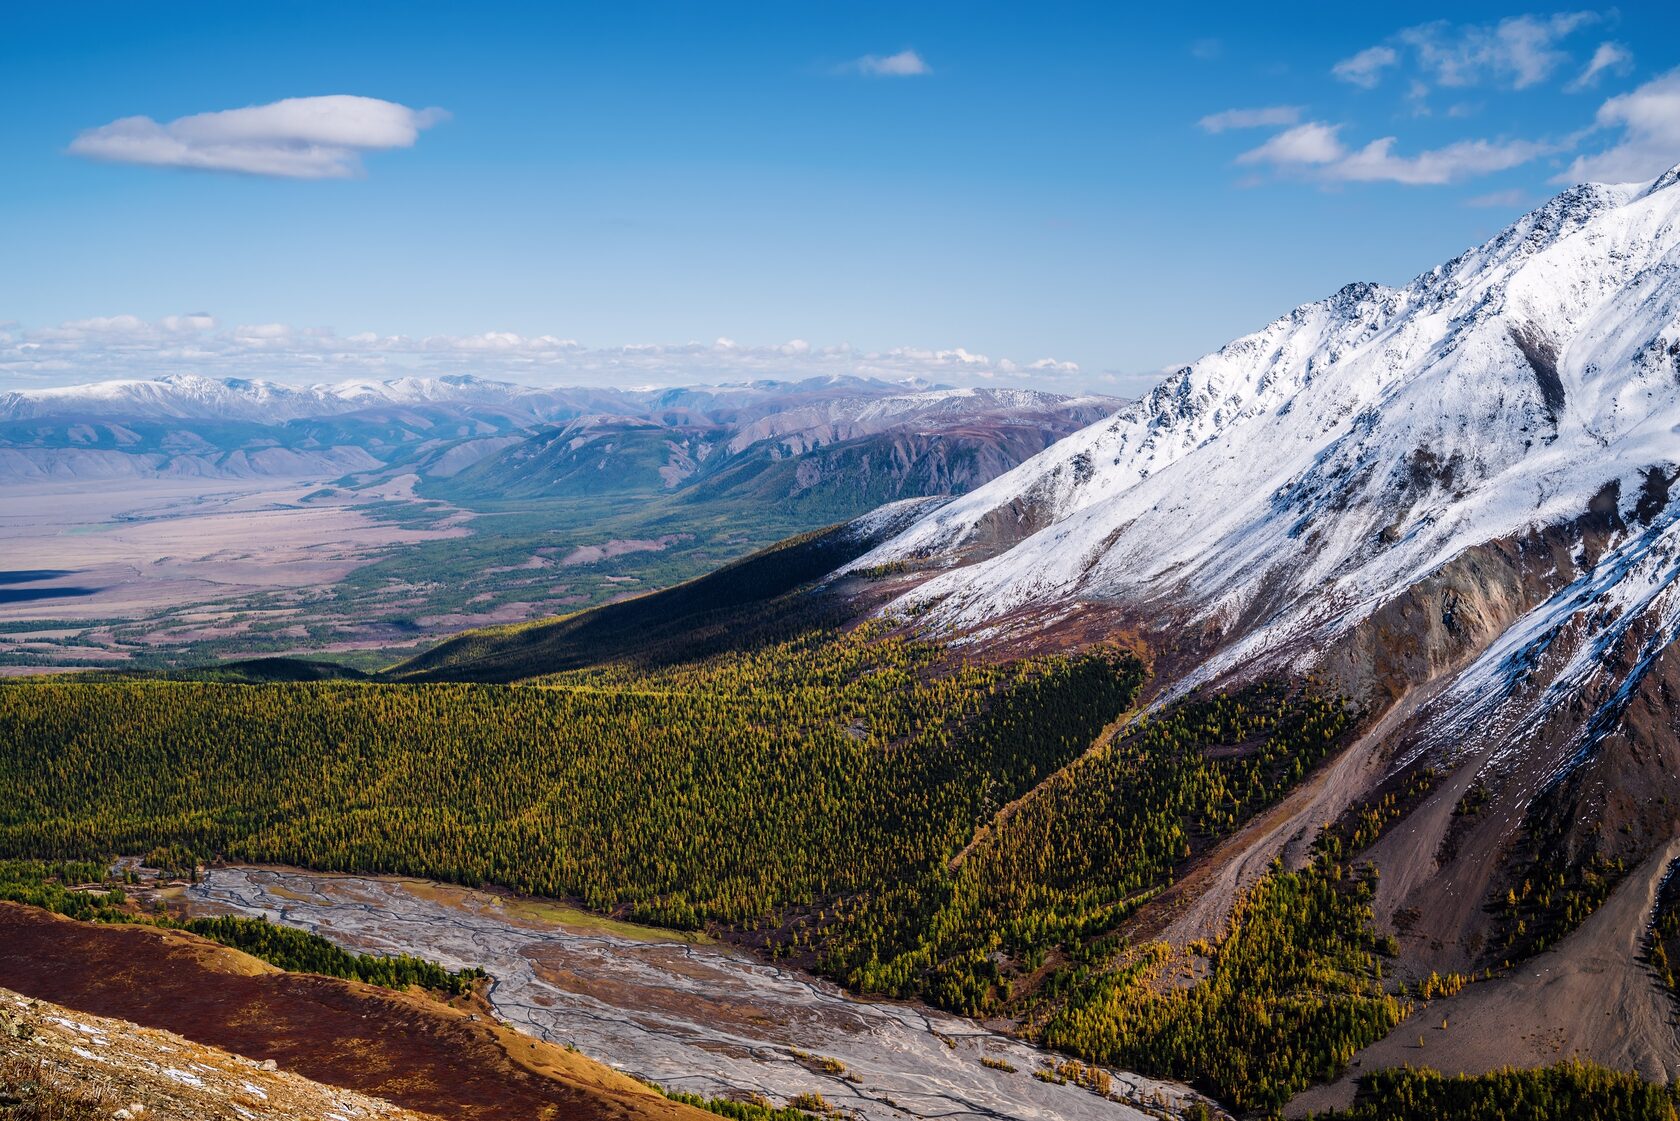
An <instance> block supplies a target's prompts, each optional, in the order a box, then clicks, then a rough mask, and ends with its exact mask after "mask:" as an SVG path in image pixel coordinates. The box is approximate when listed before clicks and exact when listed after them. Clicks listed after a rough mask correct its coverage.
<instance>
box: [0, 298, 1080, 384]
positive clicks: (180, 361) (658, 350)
mask: <svg viewBox="0 0 1680 1121" xmlns="http://www.w3.org/2000/svg"><path fill="white" fill-rule="evenodd" d="M414 371H425V372H432V373H467V374H479V375H486V376H494V377H503V378H507V379H510V380H514V381H519V382H523V383H526V384H573V385H689V384H696V383H703V382H717V381H719V380H729V379H739V378H742V377H811V376H818V375H822V374H831V373H847V374H859V375H862V376H870V377H884V378H909V377H920V378H925V379H927V380H929V381H934V382H943V383H946V384H959V385H975V384H982V385H983V384H988V383H990V384H998V383H1004V384H1040V385H1051V386H1058V385H1059V386H1064V387H1067V388H1070V389H1081V388H1085V387H1087V386H1093V385H1103V384H1108V385H1110V388H1112V380H1113V379H1111V378H1106V377H1105V376H1104V375H1100V374H1087V373H1086V372H1084V371H1081V369H1080V368H1079V366H1078V364H1077V363H1074V362H1067V361H1060V360H1057V359H1055V358H1038V359H1035V360H1023V361H1014V360H1011V359H1008V358H993V357H991V356H988V355H986V354H983V353H979V352H977V351H973V350H969V349H967V348H965V347H960V346H953V347H945V348H921V347H896V348H893V349H889V350H878V351H869V350H863V349H860V348H857V347H853V346H850V345H847V344H844V343H842V344H839V345H836V346H814V345H812V344H811V343H809V342H807V341H805V340H803V339H792V340H790V341H788V342H785V343H779V344H773V345H765V346H750V345H743V344H741V343H738V342H736V341H734V340H733V339H728V338H719V339H716V340H714V341H711V342H698V341H697V342H687V343H674V344H672V343H648V344H637V345H630V346H618V347H589V346H585V345H583V344H582V343H579V342H578V341H577V340H576V339H570V338H563V337H561V336H558V335H547V334H543V335H525V334H520V333H517V332H512V331H485V332H481V333H479V334H472V335H428V336H418V337H417V336H409V335H381V334H377V333H374V332H361V333H357V334H349V335H344V334H339V333H338V332H336V331H334V330H332V329H330V328H321V327H299V326H295V325H293V324H287V323H254V324H236V325H232V326H224V325H222V324H220V323H218V322H217V321H216V319H215V318H214V317H213V316H211V315H208V314H206V313H203V312H197V313H193V314H190V315H173V316H166V317H164V318H162V319H157V320H146V319H142V318H140V317H138V316H134V315H113V316H102V317H97V318H91V319H79V320H71V321H68V322H64V323H60V324H57V325H56V326H52V327H40V328H24V327H18V326H16V325H7V324H0V385H3V384H5V383H7V382H10V383H12V384H13V385H53V384H68V383H74V382H85V381H99V380H104V379H108V378H120V377H154V376H157V375H160V374H168V373H197V374H205V375H209V376H236V377H265V378H275V379H279V380H283V381H328V380H333V379H337V378H346V377H357V376H375V375H378V376H399V375H401V374H404V373H409V372H414Z"/></svg>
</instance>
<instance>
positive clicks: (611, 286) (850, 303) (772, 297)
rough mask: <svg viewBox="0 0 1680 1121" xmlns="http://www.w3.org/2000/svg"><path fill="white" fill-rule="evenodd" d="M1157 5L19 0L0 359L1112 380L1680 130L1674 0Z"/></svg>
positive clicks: (1437, 257) (507, 372) (255, 367)
mask: <svg viewBox="0 0 1680 1121" xmlns="http://www.w3.org/2000/svg"><path fill="white" fill-rule="evenodd" d="M1153 7H1159V8H1162V9H1166V10H1158V11H1142V12H1139V11H1131V10H1128V8H1129V6H1125V5H1113V4H1080V5H1057V4H1046V3H1032V4H1025V3H1023V4H988V3H949V4H939V3H925V4H911V3H894V4H870V3H856V2H846V3H810V4H806V3H786V2H784V3H774V4H698V3H684V4H635V3H625V4H610V5H607V4H592V5H497V4H490V3H480V4H474V5H470V6H469V5H459V6H449V5H439V4H413V3H407V4H355V5H339V4H334V5H325V4H322V5H312V4H307V3H297V4H283V5H281V4H274V5H254V4H232V5H228V4H217V5H203V6H195V5H189V4H170V5H140V4H131V3H128V4H111V5H78V4H72V3H65V4H49V5H30V6H24V5H13V6H11V9H10V10H9V11H8V14H7V31H6V34H5V36H4V37H3V42H0V97H3V98H4V100H5V103H6V104H9V105H11V106H13V108H14V111H13V112H12V113H10V114H8V115H7V118H6V123H5V124H4V125H0V129H3V136H4V150H5V152H6V166H5V170H4V172H3V173H0V245H3V246H4V247H5V248H4V261H5V265H6V267H5V269H4V271H3V276H0V324H4V326H0V382H3V383H4V384H7V385H12V386H27V385H41V384H50V383H55V382H56V383H63V382H68V381H79V380H91V379H93V378H96V377H114V376H133V375H150V374H154V373H160V372H166V371H180V372H202V373H228V372H235V373H240V374H244V375H265V374H266V375H270V376H276V377H281V378H286V379H296V378H316V377H320V378H326V377H329V376H332V377H337V376H351V375H355V374H360V373H379V372H382V371H384V372H392V371H397V372H400V371H401V370H403V369H408V368H416V367H419V368H425V369H428V370H431V369H438V370H462V371H467V372H477V373H485V374H490V375H495V376H513V377H516V378H519V379H521V380H529V381H565V380H570V381H604V380H626V379H628V380H638V381H656V380H664V381H685V380H696V379H705V380H715V379H716V378H718V377H726V376H731V375H733V374H736V373H739V374H743V375H747V376H762V375H765V374H773V373H777V372H784V371H785V372H787V373H790V374H798V373H803V372H812V371H821V370H826V369H835V368H839V367H840V366H848V367H855V368H858V369H863V370H866V371H873V372H887V373H923V374H925V375H927V376H930V377H935V378H940V377H943V378H944V379H945V380H965V379H966V380H973V379H978V378H997V379H1002V380H1008V381H1012V382H1018V383H1030V382H1035V381H1036V382H1039V383H1042V384H1045V385H1048V386H1092V387H1098V388H1108V389H1132V390H1135V389H1136V388H1137V387H1138V386H1140V385H1141V384H1143V383H1144V382H1145V381H1146V380H1147V379H1148V375H1149V373H1150V372H1151V371H1154V370H1157V369H1159V368H1160V367H1162V366H1164V365H1167V364H1169V363H1173V362H1177V361H1182V360H1186V359H1189V358H1193V357H1195V356H1196V355H1198V354H1199V353H1201V352H1204V351H1206V350H1209V349H1211V348H1213V347H1216V346H1218V345H1220V344H1221V343H1222V342H1224V341H1226V340H1227V339H1229V338H1230V337H1232V336H1235V335H1237V334H1241V333H1243V332H1246V331H1248V330H1252V329H1255V328H1257V327H1259V326H1260V325H1262V324H1263V323H1265V322H1266V321H1268V320H1270V319H1272V318H1274V317H1275V316H1277V315H1279V314H1281V313H1282V312H1284V311H1286V310H1287V309H1288V308H1290V307H1291V306H1293V305H1295V304H1297V303H1300V302H1303V301H1305V300H1309V299H1314V298H1317V297H1319V296H1322V295H1325V294H1327V293H1329V292H1331V291H1333V290H1334V289H1336V288H1338V287H1340V286H1341V285H1342V284H1344V283H1346V282H1349V281H1352V280H1376V281H1381V282H1388V283H1396V282H1402V281H1404V280H1406V279H1408V278H1409V277H1411V276H1412V275H1414V274H1415V273H1417V272H1419V271H1421V270H1423V269H1425V268H1428V267H1430V266H1432V265H1434V264H1436V263H1438V262H1439V261H1441V260H1443V259H1445V258H1448V257H1450V256H1452V255H1454V254H1455V253H1457V252H1459V251H1460V250H1462V249H1464V248H1465V247H1467V246H1468V245H1470V244H1473V243H1475V242H1477V241H1479V240H1481V239H1483V238H1485V237H1487V236H1488V235H1490V234H1491V233H1493V232H1494V231H1495V230H1497V229H1498V228H1499V227H1500V226H1502V225H1503V224H1505V223H1506V222H1507V221H1509V220H1510V219H1511V218H1513V217H1515V216H1516V215H1517V214H1518V213H1520V212H1521V211H1522V210H1523V209H1525V208H1526V207H1528V206H1530V205H1532V204H1534V203H1537V202H1539V201H1541V200H1542V199H1544V198H1545V197H1546V196H1547V195H1549V194H1551V193H1555V191H1556V190H1558V189H1559V184H1560V183H1562V182H1564V181H1566V180H1568V179H1569V178H1570V177H1571V176H1572V175H1574V174H1585V173H1601V172H1602V173H1617V177H1624V178H1635V177H1648V176H1649V175H1654V174H1656V172H1657V171H1660V170H1661V169H1662V167H1663V166H1666V165H1667V164H1670V163H1673V162H1677V161H1680V77H1674V76H1671V73H1670V72H1671V71H1673V70H1674V68H1675V67H1676V66H1677V65H1680V16H1677V15H1676V13H1675V11H1674V8H1675V6H1674V5H1671V4H1649V5H1646V4H1640V5H1626V4H1624V5H1622V6H1620V7H1619V8H1617V9H1587V8H1576V7H1569V8H1562V9H1551V8H1523V7H1509V6H1503V7H1494V6H1484V5H1455V6H1440V7H1437V8H1434V9H1427V8H1422V7H1412V6H1407V7H1406V8H1405V9H1402V8H1401V7H1400V6H1394V5H1387V6H1385V5H1346V4H1342V5H1335V6H1330V5H1313V6H1298V7H1293V8H1288V7H1282V6H1274V7H1264V8H1262V6H1235V5H1233V6H1228V7H1226V6H1218V5H1205V4H1202V5H1190V4H1180V5H1160V6H1153ZM1438 21H1439V22H1438ZM1595 60H1596V64H1595ZM327 95H351V97H353V98H363V99H378V100H379V101H380V102H385V103H389V104H388V105H386V106H385V107H384V108H382V109H381V108H380V107H378V106H376V105H374V104H373V103H372V102H360V101H353V102H352V101H346V102H335V103H304V104H303V105H301V106H293V109H285V108H281V109H278V110H271V111H268V113H267V115H266V116H256V117H251V116H247V117H239V116H234V117H218V118H209V119H206V120H203V121H200V122H198V123H196V124H194V123H188V124H186V125H182V126H175V125H172V122H175V121H176V120H177V119H179V118H183V117H190V116H194V115H198V114H207V113H219V112H222V111H226V110H238V109H244V108H247V107H258V106H265V105H271V104H272V103H275V102H280V101H283V100H284V99H302V98H317V97H323V96H327ZM311 106H314V108H315V109H318V110H319V111H320V113H322V114H326V116H327V117H330V116H331V115H332V114H333V113H341V114H346V116H345V117H344V119H343V120H342V121H341V122H340V123H342V124H343V128H344V131H343V132H342V135H343V137H344V138H345V140H344V143H342V144H341V145H338V146H336V147H335V146H334V145H331V144H328V145H325V146H323V144H322V143H321V142H320V138H319V136H318V135H316V134H313V133H309V134H308V135H307V136H305V137H304V139H299V138H298V137H297V136H288V135H287V133H286V129H288V128H292V127H293V126H294V125H295V124H296V120H297V119H298V115H299V114H300V113H306V112H309V111H313V110H312V109H311ZM434 109H435V110H439V111H440V112H436V113H431V112H427V111H428V110H434ZM294 110H295V112H294ZM1233 111H1240V112H1233ZM1221 114H1225V116H1220V115H1221ZM318 116H319V115H318ZM135 117H144V118H149V120H148V121H144V122H138V123H136V122H128V123H127V124H115V123H116V122H121V121H123V119H125V118H135ZM320 119H325V118H320ZM311 120H317V118H311ZM329 124H332V122H331V121H329ZM298 127H302V126H298ZM322 127H325V126H322ZM333 127H337V126H336V125H334V126H333ZM242 130H243V131H242ZM306 131H307V130H306ZM300 135H303V134H300ZM334 135H335V136H336V135H339V134H338V133H334ZM207 136H208V137H209V139H208V140H207V139H206V137H207ZM229 136H231V137H232V138H233V141H234V142H235V145H236V148H237V150H236V151H235V153H234V154H233V155H232V156H229V155H228V154H227V150H226V148H225V146H218V145H219V144H220V142H221V141H226V140H227V139H228V137H229ZM311 137H313V139H314V141H315V143H314V145H313V147H310V146H309V145H307V144H306V143H305V140H307V139H309V138H311ZM1387 138H1392V139H1391V140H1390V139H1387ZM137 158H138V159H144V160H149V161H152V162H150V163H135V162H128V161H131V160H134V159H137ZM229 161H231V162H232V163H233V164H238V165H241V166H244V167H245V170H243V171H241V170H204V169H202V168H192V167H180V166H167V165H168V164H170V163H177V164H178V163H188V164H192V163H197V164H205V163H208V164H210V165H212V166H223V165H226V164H228V163H229ZM160 162H161V163H162V164H164V165H166V166H159V163H160ZM1622 173H1625V174H1622ZM300 176H306V177H300ZM1606 177H1608V176H1606ZM720 338H723V339H727V340H733V343H732V344H727V345H720V344H718V343H717V342H716V340H718V339H720ZM843 347H844V348H845V349H842V348H843ZM1040 360H1054V364H1051V363H1048V362H1043V361H1040ZM1035 362H1039V365H1038V366H1037V367H1036V368H1035V367H1034V365H1033V363H1035ZM1074 366H1077V370H1075V369H1073V367H1074Z"/></svg>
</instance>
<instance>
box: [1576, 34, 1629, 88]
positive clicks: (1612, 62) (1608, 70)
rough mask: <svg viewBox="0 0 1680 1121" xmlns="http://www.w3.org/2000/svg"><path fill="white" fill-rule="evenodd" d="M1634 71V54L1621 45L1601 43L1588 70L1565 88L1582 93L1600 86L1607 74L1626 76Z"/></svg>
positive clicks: (1588, 65)
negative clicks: (1600, 80)
mask: <svg viewBox="0 0 1680 1121" xmlns="http://www.w3.org/2000/svg"><path fill="white" fill-rule="evenodd" d="M1632 69H1633V52H1632V51H1630V50H1628V49H1627V48H1626V47H1624V46H1622V45H1621V44H1620V43H1600V44H1599V45H1598V49H1597V50H1596V51H1594V52H1593V56H1592V60H1591V61H1589V62H1588V63H1587V68H1586V69H1585V70H1583V71H1581V74H1580V76H1579V77H1578V78H1576V79H1575V80H1574V81H1573V82H1570V83H1569V84H1568V85H1567V86H1565V87H1563V88H1564V89H1566V90H1568V91H1569V92H1570V93H1580V92H1581V91H1582V90H1586V89H1591V88H1592V87H1594V86H1596V85H1598V80H1599V78H1601V77H1603V76H1604V75H1605V74H1626V73H1627V72H1628V71H1630V70H1632Z"/></svg>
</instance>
